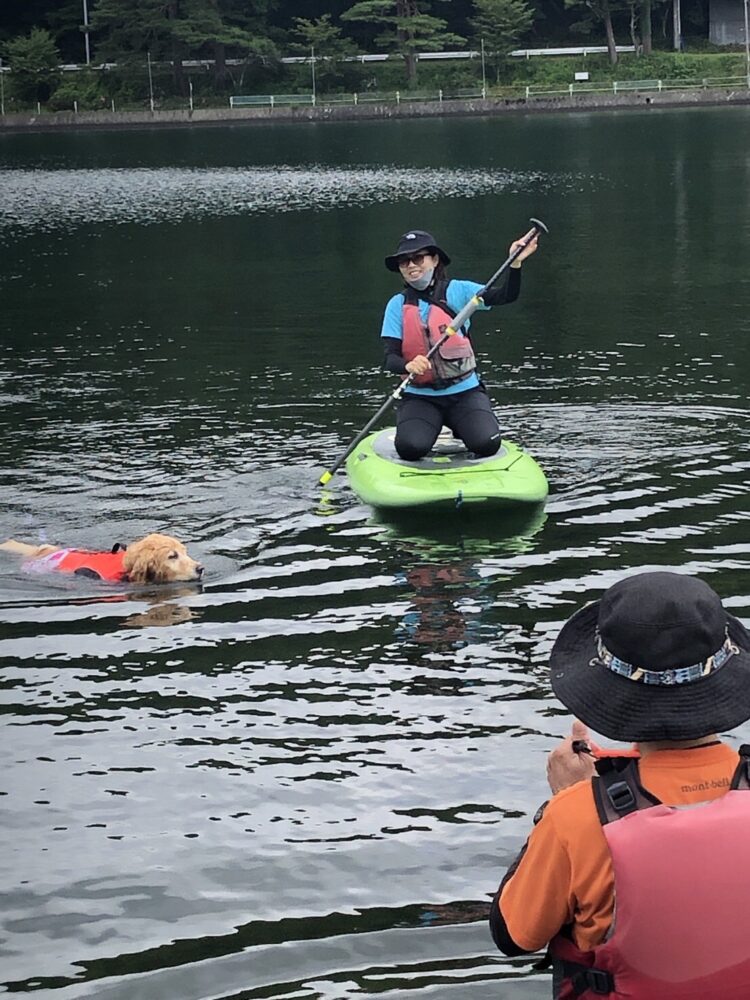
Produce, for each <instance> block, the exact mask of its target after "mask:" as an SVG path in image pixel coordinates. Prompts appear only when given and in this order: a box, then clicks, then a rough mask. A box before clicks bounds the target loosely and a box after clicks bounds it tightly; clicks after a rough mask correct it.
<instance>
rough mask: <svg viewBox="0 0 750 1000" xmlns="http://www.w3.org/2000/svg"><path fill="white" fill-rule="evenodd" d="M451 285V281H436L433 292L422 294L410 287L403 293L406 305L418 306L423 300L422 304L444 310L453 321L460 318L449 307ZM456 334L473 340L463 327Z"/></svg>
mask: <svg viewBox="0 0 750 1000" xmlns="http://www.w3.org/2000/svg"><path fill="white" fill-rule="evenodd" d="M449 284H450V281H445V280H443V281H436V282H435V284H434V285H433V286H432V291H431V292H428V291H423V292H420V291H418V290H417V289H416V288H412V287H411V285H409V286H408V287H407V288H405V289H404V291H403V292H402V294H403V296H404V302H405V303H406V305H416V304H417V303H418V302H419V300H420V299H421V300H422V302H426V303H427V304H428V305H431V306H439V307H440V308H441V309H442V310H443V312H446V313H448V315H449V316H450V318H451V319H455V318H456V316H458V313H457V312H456V310H455V309H453V308H451V306H449V305H448V285H449ZM456 332H457V333H458V332H460V333H462V334H463V335H464V337H466V338H468V339H469V340H471V335H470V334H469V331H468V330H465V329H464V328H463V327H461V330H460V331H456Z"/></svg>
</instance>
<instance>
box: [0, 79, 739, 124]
mask: <svg viewBox="0 0 750 1000" xmlns="http://www.w3.org/2000/svg"><path fill="white" fill-rule="evenodd" d="M658 83H659V81H654V80H651V81H642V85H641V87H638V86H635V87H634V88H633V89H627V90H625V91H624V92H619V93H615V92H611V91H610V92H607V91H601V92H597V93H590V92H588V93H568V94H565V93H561V92H553V93H546V94H537V95H530V96H528V97H526V96H515V97H487V98H482V97H476V98H468V99H467V98H458V99H450V100H447V99H446V100H439V99H433V100H424V99H422V100H408V99H407V98H404V99H402V100H401V101H400V102H398V103H397V102H396V101H385V100H384V101H380V102H379V101H375V102H367V103H360V104H348V105H343V104H338V103H326V102H325V99H321V100H320V102H319V103H317V104H316V106H314V107H313V106H311V105H310V104H307V105H299V104H292V105H281V106H280V105H276V106H273V107H272V106H270V105H265V106H260V107H258V106H255V107H239V108H229V107H224V108H195V109H192V110H191V109H189V108H171V109H157V110H154V111H151V110H150V109H141V110H135V111H111V110H101V111H80V112H73V111H56V112H46V113H42V114H38V113H37V114H35V113H32V112H27V113H18V114H11V115H8V114H6V115H4V116H0V133H2V132H6V133H8V132H28V131H33V132H56V131H59V130H61V129H66V130H67V129H132V128H137V129H144V128H161V127H172V128H175V127H200V126H215V125H223V126H226V125H243V126H244V125H269V124H284V123H287V124H303V123H318V122H352V121H373V120H386V121H387V120H398V119H414V118H440V117H458V116H464V117H472V116H475V117H477V116H479V117H491V116H501V115H505V114H530V113H538V112H547V113H550V112H551V113H555V112H575V111H579V112H589V111H613V110H618V109H623V110H626V109H630V110H633V109H639V108H640V109H654V108H656V109H670V108H672V109H674V108H695V107H716V106H727V105H733V106H737V105H738V106H742V105H750V89H749V88H748V87H747V85H746V83H744V82H743V85H742V86H738V87H736V88H732V87H726V88H718V87H708V86H704V87H700V88H698V87H696V86H692V87H691V86H689V85H687V86H686V88H685V89H677V88H676V87H675V85H674V84H672V85H671V88H673V89H661V88H659V87H657V86H656V85H657V84H658Z"/></svg>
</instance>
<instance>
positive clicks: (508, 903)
mask: <svg viewBox="0 0 750 1000" xmlns="http://www.w3.org/2000/svg"><path fill="white" fill-rule="evenodd" d="M550 673H551V681H552V689H553V691H554V693H555V694H556V695H557V697H558V698H559V699H560V701H561V702H562V703H563V705H565V706H566V708H568V709H570V711H571V712H572V713H573V714H574V716H576V721H575V722H574V723H573V727H572V733H571V735H570V736H569V737H568V738H567V739H565V740H564V741H563V742H562V743H561V744H560V745H559V746H558V747H557V748H556V749H555V750H553V751H552V753H551V754H550V755H549V757H548V761H547V777H548V780H549V784H550V787H551V789H552V793H553V796H552V798H551V799H550V801H549V802H548V803H546V804H545V806H543V807H542V808H541V809H540V811H539V812H538V813H537V816H536V817H535V826H534V828H533V830H532V832H531V835H530V837H529V839H528V841H527V843H526V845H525V847H524V849H523V850H522V851H521V854H520V855H519V856H518V858H517V859H516V861H515V862H514V863H513V864H512V865H511V867H510V869H509V870H508V872H507V873H506V875H505V877H504V879H503V881H502V883H501V885H500V888H499V889H498V891H497V894H496V895H495V898H494V900H493V903H492V908H491V911H490V929H491V932H492V937H493V939H494V941H495V944H496V945H497V946H498V948H499V949H500V950H501V951H503V952H504V953H505V954H506V955H523V954H527V953H530V952H534V951H539V950H541V949H543V948H546V947H547V946H548V959H549V960H550V961H551V963H552V966H553V992H554V995H555V997H558V998H561V1000H569V998H573V997H583V998H586V1000H593V998H596V997H603V996H604V997H612V998H619V997H623V998H624V997H628V998H631V1000H699V998H700V1000H712V998H727V1000H729V998H736V1000H740V998H750V937H748V933H747V925H746V917H747V912H748V902H749V901H750V866H748V865H747V862H746V854H747V844H748V831H750V747H748V746H743V747H741V748H740V750H739V753H738V751H737V750H735V749H734V748H732V747H731V746H729V745H728V744H726V743H725V742H723V741H722V740H720V739H719V738H718V736H717V734H718V733H721V732H724V731H726V730H728V729H732V728H733V727H734V726H737V725H739V724H740V723H741V722H744V721H746V720H747V719H749V718H750V635H748V633H747V631H746V630H745V628H744V627H743V626H742V624H741V623H740V622H739V621H738V620H737V619H736V618H734V617H733V616H732V615H730V614H729V613H728V612H726V611H725V610H724V608H723V606H722V604H721V601H720V600H719V598H718V596H717V595H716V594H715V593H714V591H713V590H711V588H710V587H709V586H708V585H707V584H705V583H704V582H702V581H701V580H698V579H695V578H692V577H689V576H682V575H679V574H676V573H667V572H658V573H641V574H638V575H637V576H632V577H629V578H627V579H625V580H622V581H620V582H619V583H616V584H615V585H614V586H612V587H610V589H609V590H607V591H606V592H605V593H604V595H603V596H602V598H601V600H600V601H598V602H595V603H594V604H590V605H588V606H587V607H585V608H583V609H582V610H581V611H579V612H578V613H577V614H575V615H574V616H573V617H572V618H571V619H570V620H569V621H568V622H567V623H566V624H565V626H564V627H563V629H562V631H561V632H560V635H559V636H558V638H557V641H556V642H555V644H554V646H553V649H552V653H551V658H550ZM588 726H590V727H591V728H592V729H594V730H596V732H598V733H602V734H603V735H604V736H607V737H609V738H611V739H614V740H618V741H625V742H633V741H634V742H635V747H634V748H633V749H632V750H628V751H624V752H623V753H622V754H620V755H614V754H613V755H609V756H605V755H604V752H603V751H600V750H599V748H597V747H596V746H594V745H592V744H591V743H590V742H589V740H588V729H587V727H588ZM614 753H615V754H616V752H614ZM597 758H598V759H597ZM662 803H663V804H662Z"/></svg>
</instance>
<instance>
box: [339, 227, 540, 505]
mask: <svg viewBox="0 0 750 1000" xmlns="http://www.w3.org/2000/svg"><path fill="white" fill-rule="evenodd" d="M529 221H530V222H531V223H532V228H531V229H530V230H529V232H528V234H527V235H526V236H525V237H524V238H523V239H522V240H521V241H520V242H519V244H518V246H517V247H516V249H515V250H514V251H513V253H512V254H510V255H509V257H508V258H507V259H506V260H504V261H503V263H502V264H501V265H500V267H499V268H498V269H497V271H495V273H494V274H493V275H492V277H491V278H490V280H489V281H488V282H487V284H486V285H483V286H482V288H481V289H480V290H479V291H478V292H477V294H476V295H473V296H472V297H471V298H470V299H469V301H468V302H467V303H466V305H465V306H464V307H463V309H461V310H459V312H457V313H456V315H455V317H454V318H453V319H452V320H451V324H450V326H446V328H445V333H444V334H443V335H442V337H441V338H440V339H439V340H438V341H437V342H436V343H435V344H433V345H432V347H431V348H430V349H429V351H428V352H427V354H426V355H425V357H426V358H427V360H428V361H429V360H430V358H431V357H432V356H433V354H435V353H436V352H437V351H439V350H440V348H441V347H442V346H443V344H444V343H445V342H446V340H448V338H449V337H452V336H454V335H455V334H456V333H458V331H459V330H460V329H461V327H462V326H463V325H464V323H465V322H466V320H467V319H469V317H470V316H473V314H474V313H475V312H476V311H477V309H478V308H479V307H480V306H481V305H482V296H483V295H484V294H485V292H487V291H489V289H490V288H492V286H493V285H494V284H495V282H496V281H497V279H498V278H499V277H500V276H501V275H502V274H504V273H505V271H507V270H508V268H509V267H510V265H511V264H512V263H513V261H514V260H515V259H516V257H518V256H519V254H522V253H523V252H524V250H525V249H526V247H527V246H528V245H529V243H531V242H532V241H533V240H535V239H536V238H537V236H538V235H539V233H541V232H544V233H546V232H548V230H547V227H546V226H545V225H544V223H543V222H540V221H539V219H530V220H529ZM416 377H417V375H416V373H415V372H410V373H409V375H408V376H407V378H405V379H404V380H403V381H402V382H400V383H399V384H398V385H397V386H396V388H395V389H394V390H393V392H392V393H391V394H390V395H389V396H388V398H387V399H386V401H385V402H384V403H383V405H382V406H381V407H380V409H379V410H378V412H377V413H376V414H375V415H374V416H373V417H372V418H371V419H370V420H368V422H367V424H366V425H365V426H364V427H363V428H362V430H361V431H360V432H359V434H357V436H356V437H355V438H354V440H353V441H352V442H351V444H350V445H349V447H348V448H347V449H346V451H345V452H344V453H343V454H342V455H340V456H339V458H337V459H336V461H335V462H334V463H333V465H332V466H331V468H330V469H328V470H327V471H326V472H324V473H323V475H322V476H321V477H320V484H321V486H325V484H326V483H327V482H328V481H329V480H330V479H332V478H333V476H334V475H335V474H336V472H337V471H338V470H339V469H340V468H341V466H342V465H343V464H344V462H345V461H346V460H347V458H349V456H350V455H351V453H352V452H353V451H354V449H355V448H356V447H357V445H358V444H359V443H360V441H364V439H365V438H366V437H367V435H368V434H369V433H370V431H371V430H372V428H373V427H374V426H375V424H376V423H377V422H378V421H379V420H380V418H381V417H382V416H383V415H384V414H386V413H387V412H388V410H389V409H390V408H391V407H392V406H393V404H394V403H397V402H398V400H399V399H401V397H402V396H403V394H404V392H405V391H406V390H407V389H408V388H409V386H410V385H411V384H412V382H413V381H414V379H415V378H416Z"/></svg>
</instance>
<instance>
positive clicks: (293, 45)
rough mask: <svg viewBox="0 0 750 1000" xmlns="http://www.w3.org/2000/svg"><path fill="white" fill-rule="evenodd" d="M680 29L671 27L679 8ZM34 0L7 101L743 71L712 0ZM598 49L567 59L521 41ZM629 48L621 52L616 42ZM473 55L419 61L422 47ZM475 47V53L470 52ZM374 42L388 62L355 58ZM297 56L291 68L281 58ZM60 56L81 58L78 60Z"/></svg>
mask: <svg viewBox="0 0 750 1000" xmlns="http://www.w3.org/2000/svg"><path fill="white" fill-rule="evenodd" d="M680 2H681V7H680V14H681V21H682V31H683V36H682V37H681V38H680V39H678V40H677V47H678V48H680V49H683V50H684V51H679V52H678V51H674V50H675V47H676V40H675V38H674V33H673V12H674V4H675V3H680ZM300 10H301V8H300V5H299V4H292V3H290V2H289V0H28V2H27V3H25V4H23V5H21V4H18V5H13V9H8V8H7V7H6V9H5V10H4V12H3V13H2V14H0V58H2V61H3V69H4V70H5V72H3V73H2V74H0V81H1V82H2V95H1V96H2V99H3V110H4V112H12V111H17V110H23V109H25V108H31V107H33V106H34V105H36V106H37V107H39V108H41V106H42V105H44V107H45V109H46V110H64V109H68V108H71V107H74V106H75V108H76V109H81V110H87V109H88V110H96V109H100V108H104V107H112V108H114V107H115V106H117V107H118V108H127V107H139V106H142V104H143V103H144V101H147V100H148V101H150V102H151V105H152V107H153V106H154V103H155V102H156V103H157V104H158V106H160V107H163V108H168V107H178V106H183V105H184V102H185V99H186V98H188V97H189V100H190V106H191V107H193V106H196V107H201V106H202V107H211V106H217V105H221V104H225V103H226V100H227V97H228V96H229V95H231V94H274V93H306V92H309V91H312V92H313V94H314V93H315V92H316V91H317V93H318V94H335V93H342V92H349V93H365V94H366V93H377V92H386V91H398V90H405V91H407V92H413V91H417V90H419V89H426V90H433V91H437V90H438V89H440V91H443V90H445V91H446V92H450V93H455V94H457V95H458V94H460V92H461V90H462V89H465V90H466V91H469V90H476V89H477V87H478V86H480V85H481V88H482V92H483V93H487V94H493V93H494V94H496V95H502V94H503V91H504V88H505V89H507V88H516V89H517V88H518V87H519V86H538V85H543V84H546V83H549V84H550V85H554V84H559V83H567V82H568V81H570V80H572V79H573V75H574V73H575V72H578V71H580V70H585V71H586V72H588V73H589V74H590V76H591V78H592V79H595V80H617V79H622V80H627V79H657V78H658V79H666V80H670V81H675V80H676V81H679V80H683V79H684V80H685V81H686V82H688V83H689V82H692V81H698V80H700V79H705V78H706V77H711V78H720V77H732V76H735V75H738V76H739V75H741V74H742V73H743V72H744V70H745V67H744V61H743V55H742V53H732V52H727V51H719V50H716V49H714V48H712V47H711V46H709V45H708V43H707V41H706V38H707V30H708V3H707V0H357V2H354V3H351V2H350V0H327V2H323V0H309V2H308V3H307V4H306V5H305V6H304V11H305V13H306V15H307V16H306V17H300V16H299V12H300ZM560 45H567V46H576V45H577V46H583V45H589V46H594V45H596V46H607V52H606V54H603V55H601V56H592V55H588V56H580V57H577V58H576V59H574V60H571V59H567V60H563V59H560V58H552V57H550V58H537V59H535V60H528V61H527V60H523V59H517V58H512V57H511V56H510V52H511V50H512V49H514V48H518V47H549V46H560ZM623 45H628V46H632V47H633V51H632V52H629V53H627V54H625V55H623V54H622V53H620V52H618V51H617V46H623ZM452 51H458V52H467V51H473V52H475V53H476V55H475V57H474V58H471V59H467V58H464V59H445V60H435V61H430V62H426V61H420V59H419V55H420V53H426V52H428V53H435V52H445V53H448V52H452ZM480 52H481V58H479V53H480ZM372 53H381V54H382V55H383V56H387V58H384V59H383V60H382V61H378V62H372V61H363V60H362V59H361V58H360V59H358V58H357V57H358V56H362V55H363V54H372ZM294 56H297V57H298V58H299V59H300V62H298V63H292V64H290V63H289V62H282V59H284V58H285V57H287V58H288V57H294ZM66 64H76V66H77V67H79V68H78V69H76V70H75V71H73V70H71V69H70V68H67V69H66Z"/></svg>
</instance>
